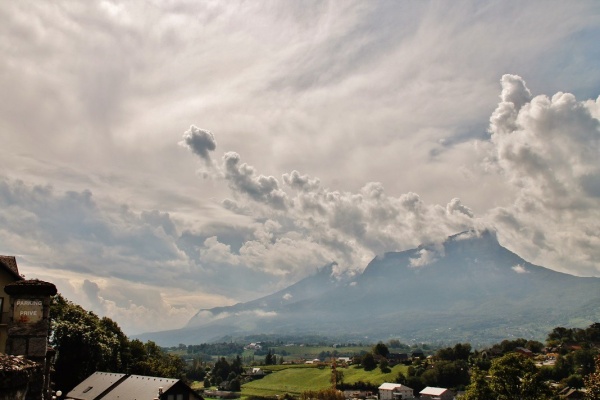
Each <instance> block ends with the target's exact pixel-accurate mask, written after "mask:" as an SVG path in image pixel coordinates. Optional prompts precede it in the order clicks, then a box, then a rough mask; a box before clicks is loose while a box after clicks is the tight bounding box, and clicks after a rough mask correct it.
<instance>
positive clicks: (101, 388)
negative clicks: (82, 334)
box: [65, 372, 203, 400]
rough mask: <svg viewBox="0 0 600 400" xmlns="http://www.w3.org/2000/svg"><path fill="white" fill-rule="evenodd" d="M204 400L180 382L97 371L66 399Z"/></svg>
mask: <svg viewBox="0 0 600 400" xmlns="http://www.w3.org/2000/svg"><path fill="white" fill-rule="evenodd" d="M157 398H160V399H161V400H203V398H202V396H200V395H199V394H197V393H196V392H194V391H193V390H192V389H191V388H190V387H189V386H188V385H186V384H185V383H184V382H183V381H181V380H180V379H168V378H158V377H154V376H141V375H125V374H113V373H108V372H94V373H93V374H92V375H90V376H89V377H88V378H86V379H85V380H84V381H83V382H81V383H80V384H79V385H77V386H76V387H75V388H73V390H71V391H70V392H69V393H67V396H66V397H65V399H66V400H101V399H102V400H110V399H119V400H137V399H157Z"/></svg>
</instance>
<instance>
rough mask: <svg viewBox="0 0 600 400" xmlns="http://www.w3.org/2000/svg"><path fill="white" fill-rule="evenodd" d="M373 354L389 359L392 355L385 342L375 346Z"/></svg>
mask: <svg viewBox="0 0 600 400" xmlns="http://www.w3.org/2000/svg"><path fill="white" fill-rule="evenodd" d="M373 354H374V355H379V356H382V357H387V356H389V355H390V350H389V349H388V347H387V346H386V345H385V344H384V343H383V342H379V343H377V344H376V345H375V346H373Z"/></svg>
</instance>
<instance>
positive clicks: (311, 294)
mask: <svg viewBox="0 0 600 400" xmlns="http://www.w3.org/2000/svg"><path fill="white" fill-rule="evenodd" d="M333 267H334V265H333V264H332V265H328V266H325V267H323V268H322V269H321V270H320V271H319V272H318V273H316V274H315V275H312V276H309V277H307V278H305V279H303V280H301V281H300V282H297V283H296V284H294V285H292V286H289V287H287V288H286V289H284V290H281V291H279V292H277V293H274V294H272V295H269V296H266V297H263V298H260V299H257V300H254V301H251V302H247V303H239V304H236V305H233V306H228V307H217V308H212V309H209V310H201V311H199V312H198V313H197V314H196V315H194V316H193V317H192V318H191V319H190V321H189V323H188V324H187V326H186V327H185V328H183V329H178V330H172V331H164V332H155V333H148V334H143V335H139V336H138V337H139V338H140V339H142V340H153V341H155V342H157V343H158V344H161V345H165V346H166V345H175V344H178V343H186V344H196V343H202V342H208V341H214V340H219V339H220V338H222V337H224V336H226V335H227V336H230V337H231V336H233V337H235V336H239V337H242V336H246V335H250V334H270V335H295V336H301V335H315V334H317V335H323V336H329V337H338V338H345V339H348V340H357V339H362V340H364V338H365V337H368V338H369V339H370V340H384V339H386V338H390V337H398V338H401V339H403V340H405V341H410V340H416V341H445V342H458V341H468V342H471V343H472V344H477V343H492V342H496V341H500V340H503V339H506V338H510V337H525V338H534V339H538V340H543V339H544V338H545V336H546V334H547V333H548V332H549V331H551V330H552V328H554V327H556V326H582V327H585V326H588V325H590V324H591V323H593V322H597V321H600V278H584V277H576V276H572V275H568V274H564V273H560V272H556V271H553V270H550V269H547V268H544V267H541V266H536V265H533V264H531V263H529V262H527V261H525V260H523V259H522V258H520V257H519V256H518V255H516V254H514V253H512V252H511V251H509V250H508V249H506V248H504V247H502V246H501V245H500V244H499V243H498V241H497V239H496V236H495V234H493V233H491V232H489V231H485V232H482V233H475V232H463V233H461V234H458V235H454V236H451V237H449V238H448V239H447V240H446V241H445V242H444V243H443V244H438V245H432V246H420V247H418V248H416V249H411V250H407V251H403V252H390V253H386V254H385V255H383V256H381V257H376V258H374V259H373V260H372V261H371V262H370V263H369V264H368V265H367V267H366V268H365V270H364V271H363V273H362V274H360V275H358V276H355V277H354V278H353V279H352V280H338V279H336V278H334V277H333Z"/></svg>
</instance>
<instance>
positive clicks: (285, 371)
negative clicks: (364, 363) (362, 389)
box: [242, 365, 408, 397]
mask: <svg viewBox="0 0 600 400" xmlns="http://www.w3.org/2000/svg"><path fill="white" fill-rule="evenodd" d="M407 368H408V367H406V366H405V365H396V366H395V367H394V368H392V369H391V372H389V373H385V374H384V373H382V372H381V370H380V369H379V368H377V369H375V370H373V371H365V370H364V369H362V368H357V367H354V366H350V367H348V368H340V367H338V370H339V371H342V372H343V373H344V382H345V383H350V384H352V383H356V382H359V381H362V382H369V383H371V384H373V385H375V386H379V385H380V384H382V383H383V382H394V380H395V379H396V376H397V375H398V372H402V373H404V374H406V371H407ZM265 369H268V370H271V371H272V373H271V374H268V375H267V376H265V377H264V378H263V379H259V380H256V381H253V382H249V383H246V384H244V385H242V397H247V396H263V397H272V396H276V395H283V394H285V393H289V394H292V395H299V394H300V393H302V392H304V391H307V390H319V389H324V388H327V387H329V386H330V385H331V383H330V382H329V379H330V376H331V369H330V368H329V367H328V366H326V367H321V368H319V367H317V366H315V365H287V366H286V365H278V366H271V367H265Z"/></svg>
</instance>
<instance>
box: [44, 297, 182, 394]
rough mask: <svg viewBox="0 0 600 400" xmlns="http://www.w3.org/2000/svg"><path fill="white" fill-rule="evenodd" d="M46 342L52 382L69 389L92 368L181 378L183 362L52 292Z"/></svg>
mask: <svg viewBox="0 0 600 400" xmlns="http://www.w3.org/2000/svg"><path fill="white" fill-rule="evenodd" d="M50 319H51V326H50V330H51V331H50V344H51V345H52V346H53V347H54V349H55V350H56V359H55V364H54V370H55V373H54V377H53V380H54V383H55V385H56V387H57V388H60V389H61V390H62V391H64V392H68V391H70V390H71V389H72V388H73V387H75V385H77V384H78V383H79V382H81V381H83V380H84V379H85V378H87V377H88V376H89V375H91V374H92V373H94V372H96V371H104V372H119V373H129V374H139V375H150V376H157V377H164V378H177V379H181V378H184V371H185V367H186V366H185V363H184V361H183V360H182V359H181V358H180V357H176V356H173V355H171V354H166V353H165V352H164V351H163V350H162V349H161V348H160V347H159V346H157V345H156V343H154V342H147V343H145V344H144V343H142V342H141V341H139V340H137V339H135V340H132V341H129V340H128V339H127V337H126V336H125V334H124V333H123V332H122V331H121V328H119V326H118V325H117V323H115V322H114V321H113V320H111V319H110V318H106V317H104V318H99V317H98V316H97V315H96V314H94V313H93V312H89V311H86V310H84V309H83V308H82V307H81V306H79V305H77V304H74V303H72V302H70V301H69V300H67V299H65V298H64V297H63V296H62V295H61V294H57V295H55V296H53V298H52V300H51V303H50Z"/></svg>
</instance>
